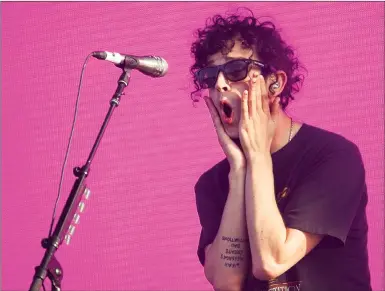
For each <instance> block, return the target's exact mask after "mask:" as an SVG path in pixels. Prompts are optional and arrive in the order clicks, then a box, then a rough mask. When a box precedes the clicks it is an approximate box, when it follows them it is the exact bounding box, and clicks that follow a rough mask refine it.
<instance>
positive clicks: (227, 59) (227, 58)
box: [207, 55, 253, 66]
mask: <svg viewBox="0 0 385 291" xmlns="http://www.w3.org/2000/svg"><path fill="white" fill-rule="evenodd" d="M252 56H253V55H251V56H250V57H248V59H251V57H252ZM237 59H240V58H237V57H228V56H226V57H225V60H226V63H227V62H228V61H231V60H237ZM207 64H208V65H209V66H212V65H213V61H208V62H207Z"/></svg>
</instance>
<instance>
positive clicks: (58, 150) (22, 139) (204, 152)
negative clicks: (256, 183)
mask: <svg viewBox="0 0 385 291" xmlns="http://www.w3.org/2000/svg"><path fill="white" fill-rule="evenodd" d="M239 6H247V7H250V8H251V9H252V10H253V11H254V12H255V14H256V15H263V16H272V17H273V18H274V19H275V20H276V22H277V24H278V26H279V27H280V28H282V29H283V35H284V37H285V38H286V39H287V41H288V42H290V43H291V44H292V45H293V46H294V47H295V48H297V50H298V53H299V56H300V58H301V60H302V62H303V63H304V64H305V65H306V67H307V69H308V70H309V76H308V77H307V78H306V80H305V85H304V88H303V90H302V91H301V93H300V94H298V96H297V99H296V101H295V102H293V104H292V105H291V106H290V112H291V113H292V114H293V116H295V117H296V118H298V119H300V120H304V121H306V122H307V123H309V124H313V125H316V126H320V127H323V128H325V129H328V130H332V131H335V132H338V133H340V134H342V135H344V136H346V137H347V138H349V139H351V140H353V141H354V142H356V143H357V144H358V145H359V147H360V149H361V151H362V155H363V158H364V162H365V165H366V169H367V183H368V189H369V199H370V202H369V205H368V216H369V223H370V232H369V254H370V267H371V273H372V284H373V287H374V290H384V289H385V286H384V266H383V260H384V249H383V246H384V188H383V184H384V155H383V154H384V153H383V151H384V137H383V132H384V119H383V106H384V27H383V23H384V15H383V11H384V3H380V2H377V3H363V2H361V3H347V2H342V3H310V2H309V3H294V2H292V3H284V2H280V3H272V2H270V3H262V2H260V3H217V2H215V3H130V2H127V3H116V2H115V3H87V2H85V3H70V2H67V3H4V2H3V3H1V7H2V82H3V83H2V289H3V290H25V289H27V287H28V286H29V284H30V282H31V279H32V275H33V268H34V266H35V265H37V264H38V263H39V262H40V260H41V258H42V255H43V249H42V248H41V247H40V240H41V238H43V237H45V236H46V235H47V232H48V227H49V222H50V218H51V214H52V209H53V205H54V201H55V198H56V194H57V187H58V182H59V174H60V170H61V165H62V161H63V158H64V152H65V149H66V143H67V139H68V135H69V131H70V125H71V122H72V117H73V111H74V105H75V99H76V93H77V86H78V81H79V76H80V70H81V67H82V64H83V61H84V59H85V57H86V56H87V54H89V53H90V52H92V51H95V50H108V51H117V52H122V53H128V54H136V55H148V54H155V55H160V56H162V57H164V58H165V59H166V60H167V61H168V63H169V67H170V69H169V73H168V74H167V76H166V77H164V78H159V79H152V78H149V77H146V76H144V75H142V74H140V73H139V72H134V73H133V76H132V80H131V84H130V86H129V88H127V89H126V95H125V96H124V97H123V98H122V102H121V105H120V106H119V107H118V109H117V110H116V112H115V114H114V116H113V118H112V121H111V123H110V126H109V128H108V130H107V132H106V134H105V137H104V140H103V142H102V144H101V148H100V150H99V151H98V153H97V156H96V159H95V161H94V164H93V167H92V169H91V174H90V177H89V179H88V185H89V186H90V187H91V189H92V191H93V192H92V195H91V199H90V201H89V203H88V204H87V205H86V210H85V213H84V214H83V215H82V217H81V218H80V220H81V221H80V225H79V227H78V228H77V229H76V231H75V236H74V237H73V239H72V243H71V244H70V246H69V247H67V246H62V247H61V248H60V250H59V252H58V253H57V257H58V259H59V260H60V262H61V264H62V266H63V267H64V281H63V288H64V290H209V289H210V286H209V284H208V283H207V282H206V280H205V278H204V275H203V269H202V267H201V266H200V264H199V262H198V259H197V256H196V247H197V243H198V238H199V232H200V226H199V221H198V217H197V213H196V209H195V201H194V192H193V186H194V183H195V181H196V179H197V178H198V176H199V175H200V174H201V173H202V172H203V171H204V170H205V169H207V167H209V166H211V165H212V164H214V163H215V162H217V161H218V160H219V159H221V158H222V157H223V153H222V152H221V150H220V148H219V146H218V144H217V140H216V136H215V133H214V130H213V128H212V123H211V120H210V118H209V115H208V112H207V109H206V108H205V106H204V104H203V102H201V103H200V104H199V106H198V108H193V106H192V104H191V100H190V97H189V93H190V90H191V89H192V85H191V82H190V79H189V73H188V67H189V65H190V64H191V62H192V60H191V58H190V54H189V50H190V44H191V41H192V39H193V38H192V33H193V31H194V30H195V29H196V28H197V27H201V26H202V25H203V24H204V22H205V19H206V18H207V17H209V16H212V15H213V14H214V13H224V12H226V11H227V10H228V9H234V8H236V7H239ZM119 75H120V71H119V69H117V68H116V67H114V66H113V65H112V64H110V63H107V62H102V61H98V60H95V59H91V60H90V62H89V64H88V66H87V69H86V73H85V77H84V87H83V88H84V89H83V91H82V95H81V101H80V109H79V117H78V123H77V127H76V131H75V137H74V143H73V147H72V152H71V155H70V159H69V161H68V166H67V170H66V176H65V183H64V188H63V196H62V199H61V204H60V205H61V207H62V205H63V201H64V200H65V199H64V198H67V196H68V193H69V189H70V187H71V186H72V183H73V181H74V177H73V175H72V168H73V167H75V166H79V165H82V164H83V163H84V162H85V159H86V157H87V155H88V153H89V151H90V149H91V145H92V143H93V141H94V139H95V137H96V134H97V130H98V129H99V127H100V124H101V122H102V120H103V118H104V114H105V113H106V111H107V108H108V102H109V100H110V98H111V96H112V93H113V91H114V90H115V87H116V81H117V79H118V77H119ZM61 207H60V209H61ZM47 286H48V285H47Z"/></svg>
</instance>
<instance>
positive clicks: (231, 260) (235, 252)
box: [221, 236, 248, 268]
mask: <svg viewBox="0 0 385 291" xmlns="http://www.w3.org/2000/svg"><path fill="white" fill-rule="evenodd" d="M222 240H223V241H226V242H229V246H228V248H227V249H226V251H225V254H221V259H222V260H223V261H224V266H225V267H228V268H240V267H241V262H243V260H244V258H243V255H244V250H243V249H242V247H243V246H242V247H241V244H242V243H245V242H247V241H248V240H247V239H244V238H234V237H228V236H222Z"/></svg>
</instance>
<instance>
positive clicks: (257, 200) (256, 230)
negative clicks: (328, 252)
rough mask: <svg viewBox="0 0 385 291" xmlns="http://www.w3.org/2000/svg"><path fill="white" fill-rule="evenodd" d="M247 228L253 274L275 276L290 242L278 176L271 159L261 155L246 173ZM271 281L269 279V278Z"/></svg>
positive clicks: (261, 276) (262, 276)
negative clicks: (279, 202) (277, 196)
mask: <svg viewBox="0 0 385 291" xmlns="http://www.w3.org/2000/svg"><path fill="white" fill-rule="evenodd" d="M245 199H246V217H247V229H248V235H249V241H250V248H251V255H252V263H253V273H254V275H257V276H258V277H259V278H261V279H263V278H264V277H271V274H268V273H269V272H272V273H274V268H275V266H274V265H275V264H276V263H277V262H278V261H279V260H280V252H281V250H282V249H283V246H284V244H285V241H286V227H285V224H284V221H283V219H282V216H281V214H280V212H279V209H278V206H277V203H276V200H275V194H274V176H273V169H272V161H271V157H270V156H258V157H257V158H256V159H255V160H254V161H253V162H252V163H250V166H248V168H247V172H246V183H245ZM266 279H268V278H266Z"/></svg>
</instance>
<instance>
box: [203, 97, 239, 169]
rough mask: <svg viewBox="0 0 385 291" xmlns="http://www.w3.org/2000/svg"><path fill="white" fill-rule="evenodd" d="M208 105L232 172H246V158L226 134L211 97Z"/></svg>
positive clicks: (206, 99)
mask: <svg viewBox="0 0 385 291" xmlns="http://www.w3.org/2000/svg"><path fill="white" fill-rule="evenodd" d="M204 99H205V102H206V105H207V107H208V109H209V111H210V115H211V118H212V120H213V123H214V127H215V130H216V132H217V135H218V141H219V144H220V145H221V147H222V149H223V152H224V153H225V155H226V157H227V160H228V161H229V164H230V168H231V169H232V170H235V171H237V170H244V169H245V167H246V160H245V156H244V155H243V153H242V151H241V149H240V148H239V147H238V145H237V144H236V143H235V142H234V141H233V140H232V139H231V138H230V137H229V136H228V134H227V133H226V131H225V129H224V127H223V124H222V121H221V118H220V117H219V114H218V111H217V109H216V107H215V106H214V103H213V101H212V100H211V98H209V97H205V98H204Z"/></svg>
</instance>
